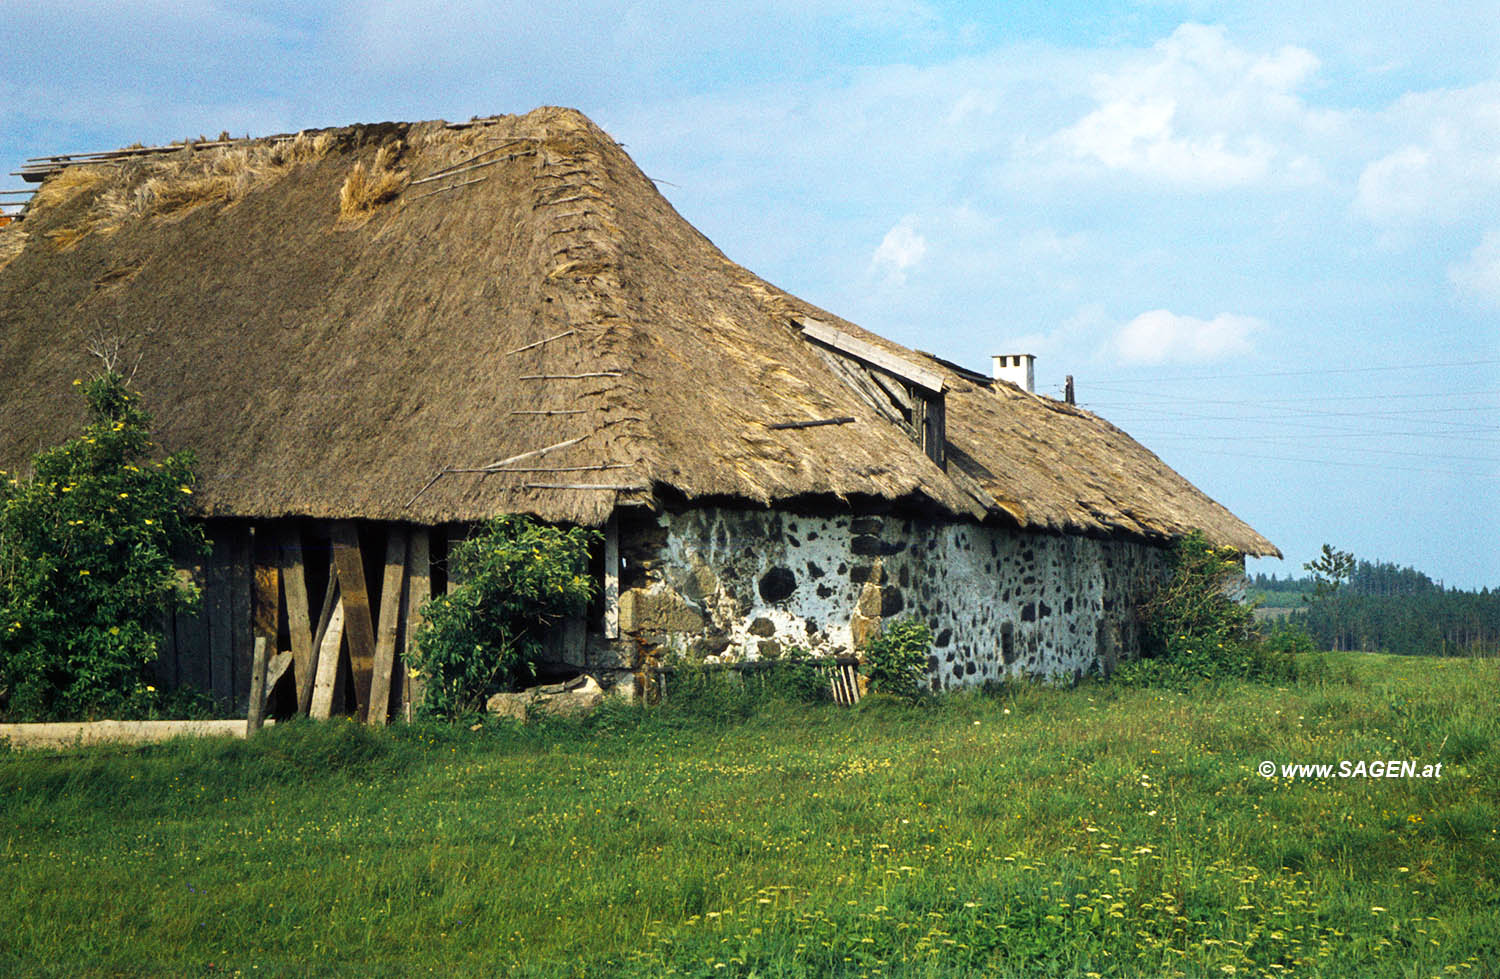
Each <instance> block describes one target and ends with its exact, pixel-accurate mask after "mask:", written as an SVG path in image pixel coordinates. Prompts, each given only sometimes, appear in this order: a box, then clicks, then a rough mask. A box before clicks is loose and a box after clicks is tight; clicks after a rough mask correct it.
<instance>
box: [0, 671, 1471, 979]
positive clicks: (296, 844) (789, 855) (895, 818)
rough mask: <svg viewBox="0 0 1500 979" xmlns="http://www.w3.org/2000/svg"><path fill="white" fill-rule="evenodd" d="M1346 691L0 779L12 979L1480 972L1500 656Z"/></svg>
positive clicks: (345, 735)
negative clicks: (1400, 768)
mask: <svg viewBox="0 0 1500 979" xmlns="http://www.w3.org/2000/svg"><path fill="white" fill-rule="evenodd" d="M1346 663H1347V664H1349V665H1350V667H1351V668H1350V669H1349V670H1344V669H1343V666H1344V664H1346ZM1336 666H1337V667H1339V668H1338V669H1336V670H1335V672H1336V673H1347V674H1350V679H1348V680H1347V681H1340V682H1337V683H1328V684H1324V685H1308V686H1295V687H1287V688H1274V687H1264V686H1254V685H1235V686H1228V687H1222V688H1219V689H1217V690H1210V689H1206V688H1205V689H1203V690H1199V691H1195V692H1194V693H1192V694H1173V693H1162V692H1158V691H1146V690H1117V689H1113V688H1111V687H1108V686H1105V685H1097V684H1096V685H1089V684H1086V685H1084V686H1081V687H1078V688H1076V689H1072V690H1055V689H1045V688H1018V689H1014V690H1010V691H1008V692H1006V693H1004V694H1001V695H998V696H980V695H965V696H960V697H954V698H950V699H948V700H946V701H944V702H942V703H941V705H940V706H937V707H926V708H923V707H917V708H912V707H906V706H903V705H901V704H897V703H893V702H882V701H873V702H871V701H867V703H866V704H865V705H863V706H862V707H861V708H858V709H854V710H847V709H841V708H834V707H826V708H798V707H791V706H772V707H767V708H765V709H763V710H761V711H760V712H758V713H756V714H755V715H754V716H753V717H751V718H750V719H748V720H733V721H728V722H724V723H714V722H713V721H711V720H705V719H702V718H693V717H684V716H682V715H680V714H671V713H667V712H663V711H661V710H652V711H643V710H639V709H634V708H616V709H612V710H610V711H607V712H605V713H603V714H602V715H599V716H597V717H596V718H594V719H593V720H592V721H590V722H588V723H586V724H584V725H581V726H565V725H560V724H558V725H539V726H532V727H527V728H519V727H510V726H506V727H488V728H485V729H484V730H482V731H479V732H470V731H468V730H466V729H452V728H434V727H425V726H414V727H408V728H400V729H395V730H392V731H390V732H386V733H371V732H369V731H366V730H364V729H361V728H357V727H355V726H353V725H350V724H344V723H335V724H327V725H321V726H317V725H309V724H287V725H282V726H279V727H277V728H274V729H270V730H268V731H266V732H264V733H263V734H262V735H261V736H260V737H258V738H257V739H256V740H254V741H253V742H250V743H239V742H234V743H225V742H212V743H210V742H195V743H194V742H178V743H173V744H168V745H161V746H153V747H150V748H146V749H133V750H132V749H123V748H113V749H111V748H98V749H91V750H79V751H73V752H67V753H61V754H56V755H54V754H47V753H19V752H18V753H11V754H0V831H3V832H0V837H3V841H0V875H3V877H0V879H3V881H4V886H3V887H0V916H3V919H4V922H5V926H4V930H3V931H0V974H4V975H28V976H48V975H55V976H65V975H66V976H91V975H127V976H129V975H153V976H155V975H187V976H197V975H219V974H241V975H246V976H256V975H263V976H277V975H286V976H303V975H346V974H347V975H361V976H396V975H403V976H404V975H414V974H416V975H425V974H432V975H442V976H448V975H458V976H495V975H527V976H529V975H536V976H554V975H558V976H561V975H601V974H605V975H611V974H625V975H641V976H656V975H668V974H682V975H701V976H751V975H754V976H765V977H772V976H802V975H834V976H844V975H847V976H861V975H901V976H940V975H970V974H976V973H989V974H1024V975H1068V976H1088V975H1089V974H1091V973H1098V974H1100V975H1104V976H1109V975H1122V976H1138V975H1169V974H1181V975H1186V976H1224V975H1239V976H1245V975H1268V976H1274V975H1297V976H1317V975H1324V976H1352V975H1359V976H1403V977H1404V976H1447V975H1464V976H1494V975H1496V974H1497V969H1500V966H1497V963H1500V837H1497V829H1496V827H1497V822H1500V721H1497V719H1496V711H1495V709H1494V706H1493V705H1494V699H1495V690H1496V689H1497V683H1500V662H1496V661H1494V660H1487V661H1461V660H1414V659H1411V658H1409V657H1401V658H1397V657H1375V656H1364V657H1361V656H1354V655H1345V656H1342V657H1340V658H1338V659H1337V661H1336ZM1392 757H1394V758H1413V759H1416V760H1417V761H1418V762H1419V763H1422V764H1426V763H1428V762H1434V763H1435V762H1438V761H1441V762H1443V764H1444V767H1443V771H1442V777H1441V778H1440V779H1437V780H1432V779H1427V780H1421V779H1414V780H1413V779H1408V780H1402V779H1394V780H1393V779H1378V780H1376V779H1369V780H1353V779H1338V778H1333V779H1326V780H1301V781H1293V780H1286V779H1281V778H1272V779H1265V778H1262V777H1260V776H1259V775H1257V774H1256V773H1255V767H1256V765H1257V764H1258V763H1259V762H1261V761H1262V760H1265V759H1270V760H1272V761H1275V762H1278V763H1279V762H1325V761H1326V762H1337V761H1339V760H1341V759H1349V760H1360V759H1377V758H1379V759H1384V758H1392Z"/></svg>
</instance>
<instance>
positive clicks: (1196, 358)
mask: <svg viewBox="0 0 1500 979" xmlns="http://www.w3.org/2000/svg"><path fill="white" fill-rule="evenodd" d="M1265 325H1266V324H1265V322H1264V321H1262V320H1259V319H1257V318H1255V317H1253V316H1238V315H1235V314H1234V313H1220V314H1219V315H1218V316H1215V317H1214V318H1213V319H1211V320H1204V319H1198V318H1197V317H1195V316H1179V315H1177V314H1176V313H1173V312H1172V311H1171V310H1167V309H1153V310H1151V311H1150V312H1146V313H1142V314H1141V315H1139V316H1137V317H1136V318H1135V319H1133V320H1131V321H1130V322H1129V323H1126V324H1125V326H1124V327H1122V328H1121V329H1120V331H1119V332H1118V333H1116V334H1115V336H1114V339H1113V340H1112V341H1111V342H1110V352H1111V353H1113V354H1114V356H1116V357H1118V358H1119V359H1120V360H1121V361H1122V362H1124V363H1126V364H1168V363H1193V364H1203V363H1211V362H1214V361H1221V360H1229V359H1231V358H1233V357H1243V356H1246V355H1248V354H1251V353H1253V352H1254V350H1255V348H1254V345H1253V344H1252V343H1251V337H1252V336H1254V334H1256V333H1257V332H1259V331H1260V330H1262V329H1264V328H1265Z"/></svg>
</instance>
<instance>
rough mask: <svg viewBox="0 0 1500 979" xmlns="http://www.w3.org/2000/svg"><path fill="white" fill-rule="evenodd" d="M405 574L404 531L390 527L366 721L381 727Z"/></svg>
mask: <svg viewBox="0 0 1500 979" xmlns="http://www.w3.org/2000/svg"><path fill="white" fill-rule="evenodd" d="M405 572H406V528H405V527H403V526H401V525H400V524H394V525H392V526H391V532H390V536H389V537H387V538H386V542H385V578H384V579H383V580H382V582H381V585H380V628H379V630H378V631H377V632H376V635H375V662H374V664H373V666H372V670H371V674H370V710H369V712H368V714H367V715H366V716H367V719H368V720H369V723H370V724H371V725H373V726H375V727H384V726H385V722H386V715H387V714H388V713H389V712H390V709H391V668H392V667H393V666H394V665H395V662H396V632H397V630H398V629H399V627H400V625H401V597H402V596H401V584H402V578H404V577H405Z"/></svg>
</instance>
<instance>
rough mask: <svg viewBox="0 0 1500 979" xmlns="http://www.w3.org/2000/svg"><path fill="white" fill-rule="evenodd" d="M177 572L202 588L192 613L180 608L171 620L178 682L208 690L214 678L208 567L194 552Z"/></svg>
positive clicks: (195, 688)
mask: <svg viewBox="0 0 1500 979" xmlns="http://www.w3.org/2000/svg"><path fill="white" fill-rule="evenodd" d="M177 574H178V575H179V576H180V577H183V578H185V579H187V580H188V581H190V582H191V583H192V584H193V585H195V586H196V587H197V588H198V589H199V594H198V605H197V607H196V608H195V609H194V610H193V611H191V612H189V611H187V610H185V609H178V610H177V611H176V613H175V614H174V616H173V619H172V626H173V631H174V633H175V638H176V640H177V682H178V683H180V684H182V685H184V686H189V687H192V688H193V689H194V690H198V691H201V692H204V693H208V692H210V691H211V690H212V689H213V680H212V677H211V675H210V672H209V650H208V611H207V610H208V594H207V591H206V585H207V583H208V573H207V568H206V567H205V566H204V565H203V563H202V561H201V560H200V559H198V557H197V555H194V556H193V558H192V559H191V560H190V561H189V562H188V563H187V564H185V565H184V566H183V567H181V568H179V569H178V571H177Z"/></svg>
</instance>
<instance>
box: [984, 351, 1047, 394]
mask: <svg viewBox="0 0 1500 979" xmlns="http://www.w3.org/2000/svg"><path fill="white" fill-rule="evenodd" d="M990 362H991V363H992V364H993V365H994V374H995V380H997V381H1009V382H1010V383H1012V384H1014V385H1016V386H1017V387H1019V388H1020V389H1021V390H1023V391H1026V392H1028V393H1035V392H1036V378H1035V377H1034V372H1033V370H1032V365H1034V364H1035V363H1036V358H1035V357H1033V356H1032V355H1031V354H995V355H994V356H993V357H991V358H990Z"/></svg>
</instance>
